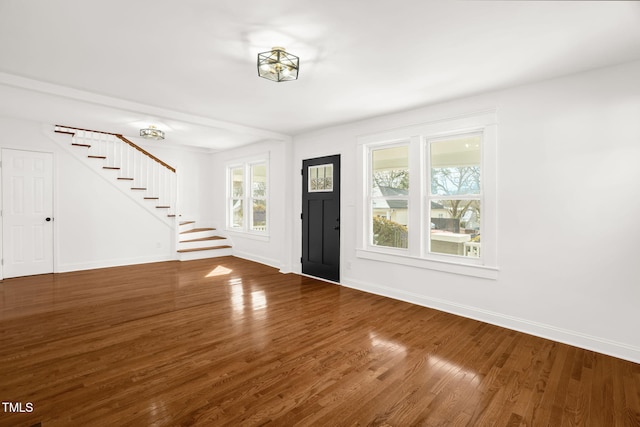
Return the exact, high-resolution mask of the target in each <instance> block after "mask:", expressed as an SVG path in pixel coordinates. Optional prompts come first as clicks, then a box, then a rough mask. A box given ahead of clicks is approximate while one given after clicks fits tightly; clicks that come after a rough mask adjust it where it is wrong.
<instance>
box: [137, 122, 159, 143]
mask: <svg viewBox="0 0 640 427" xmlns="http://www.w3.org/2000/svg"><path fill="white" fill-rule="evenodd" d="M140 136H141V137H143V138H146V139H156V140H159V139H164V132H163V131H161V130H160V129H157V128H156V127H155V126H153V125H149V127H148V128H147V129H140Z"/></svg>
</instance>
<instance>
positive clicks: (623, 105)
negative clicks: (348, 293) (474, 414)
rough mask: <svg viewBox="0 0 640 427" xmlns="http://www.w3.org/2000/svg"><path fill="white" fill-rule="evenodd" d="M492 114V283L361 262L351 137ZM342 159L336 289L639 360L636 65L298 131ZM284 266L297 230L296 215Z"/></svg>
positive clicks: (298, 150) (639, 77)
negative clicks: (494, 276) (339, 286)
mask: <svg viewBox="0 0 640 427" xmlns="http://www.w3.org/2000/svg"><path fill="white" fill-rule="evenodd" d="M488 108H497V109H498V120H499V125H498V133H499V138H498V236H497V237H498V266H499V268H500V271H499V273H498V279H497V280H488V279H479V278H474V277H468V276H460V275H455V274H451V273H444V272H437V271H433V270H426V269H419V268H414V267H406V266H400V265H395V264H387V263H380V262H375V261H371V260H365V259H359V258H357V257H356V229H357V227H360V223H361V219H360V218H358V217H356V200H357V198H358V193H357V188H356V182H357V181H358V180H357V176H356V165H357V163H356V138H357V137H358V136H360V135H365V134H371V133H377V132H381V131H384V130H388V129H393V128H397V127H401V126H409V125H414V124H420V123H425V122H430V121H433V120H436V119H441V118H447V117H453V116H459V115H461V114H465V113H471V112H474V111H481V110H485V109H488ZM293 147H294V151H293V165H292V167H291V170H290V173H291V176H292V177H294V179H293V180H292V182H293V183H294V185H293V195H294V199H293V206H294V207H293V215H292V216H293V217H294V218H295V216H296V215H299V209H300V206H301V197H300V194H301V186H300V180H299V179H297V174H299V169H300V167H301V163H302V160H303V159H305V158H312V157H317V156H324V155H330V154H341V155H342V218H341V232H342V235H341V240H342V241H341V264H342V272H341V277H342V283H343V284H344V285H346V286H350V287H355V288H359V289H362V290H365V291H368V292H373V293H377V294H382V295H388V296H391V297H394V298H398V299H402V300H406V301H411V302H414V303H417V304H421V305H425V306H429V307H434V308H437V309H441V310H444V311H449V312H453V313H458V314H461V315H464V316H468V317H472V318H477V319H480V320H483V321H487V322H489V323H494V324H499V325H502V326H506V327H509V328H512V329H516V330H521V331H525V332H528V333H532V334H535V335H539V336H544V337H548V338H551V339H555V340H558V341H562V342H567V343H570V344H574V345H577V346H580V347H584V348H590V349H594V350H596V351H600V352H603V353H608V354H612V355H615V356H619V357H622V358H626V359H629V360H634V361H636V362H640V333H638V325H639V324H640V318H639V316H638V313H640V309H639V308H640V307H639V305H640V262H638V260H640V247H639V246H638V242H639V241H640V197H639V196H640V167H639V166H638V164H639V162H640V62H634V63H630V64H625V65H620V66H616V67H612V68H607V69H602V70H596V71H592V72H588V73H583V74H579V75H574V76H568V77H565V78H560V79H555V80H550V81H546V82H542V83H539V84H532V85H527V86H521V87H517V88H513V89H509V90H504V91H499V92H493V93H487V94H483V95H479V96H474V97H470V98H465V99H461V100H456V101H452V102H447V103H443V104H439V105H434V106H430V107H426V108H422V109H417V110H412V111H408V112H405V113H402V114H395V115H389V116H384V117H379V118H376V119H371V120H366V121H362V122H358V123H352V124H348V125H344V126H338V127H333V128H328V129H324V130H321V131H317V132H312V133H307V134H303V135H298V136H296V137H295V138H294V145H293ZM292 227H293V228H292V235H293V241H292V247H293V253H292V263H293V265H294V266H295V271H297V272H299V271H300V270H299V268H300V264H299V263H297V262H295V260H298V259H299V257H300V244H299V242H300V241H301V235H300V229H299V227H298V222H296V221H295V220H294V221H293V222H292Z"/></svg>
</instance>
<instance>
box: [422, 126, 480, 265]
mask: <svg viewBox="0 0 640 427" xmlns="http://www.w3.org/2000/svg"><path fill="white" fill-rule="evenodd" d="M481 143H482V134H480V133H475V134H469V135H454V136H449V137H446V138H439V139H433V140H428V141H427V144H428V157H427V163H428V165H429V168H428V170H429V175H428V176H427V181H428V189H429V192H428V194H429V195H428V197H427V199H428V203H427V209H426V211H427V213H428V214H427V221H428V224H429V228H428V229H429V233H428V248H429V251H430V252H432V253H440V254H449V255H455V256H471V257H475V258H479V256H480V236H481V234H480V230H481V227H480V226H481V224H480V218H481V215H480V212H481V206H482V193H481V191H480V187H481V170H480V157H481V156H480V154H481V148H480V147H481Z"/></svg>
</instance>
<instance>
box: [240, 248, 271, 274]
mask: <svg viewBox="0 0 640 427" xmlns="http://www.w3.org/2000/svg"><path fill="white" fill-rule="evenodd" d="M233 256H235V257H238V258H242V259H246V260H248V261H253V262H257V263H260V264H264V265H268V266H269V267H273V268H277V269H278V270H280V267H281V263H280V261H278V260H277V259H272V258H266V257H263V256H260V255H256V254H251V253H248V252H242V251H238V250H236V249H235V248H234V249H233ZM281 273H282V271H281Z"/></svg>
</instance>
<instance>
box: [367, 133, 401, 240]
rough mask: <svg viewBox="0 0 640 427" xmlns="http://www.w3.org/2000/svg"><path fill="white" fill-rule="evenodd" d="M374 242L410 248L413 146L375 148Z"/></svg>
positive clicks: (373, 180) (373, 152) (373, 188)
mask: <svg viewBox="0 0 640 427" xmlns="http://www.w3.org/2000/svg"><path fill="white" fill-rule="evenodd" d="M370 183H371V233H370V236H371V242H370V243H371V244H372V245H375V246H387V247H391V248H407V245H408V237H409V234H408V223H407V220H408V215H407V213H408V207H409V146H408V145H407V144H402V145H397V146H392V147H387V148H376V149H372V150H371V180H370Z"/></svg>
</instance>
